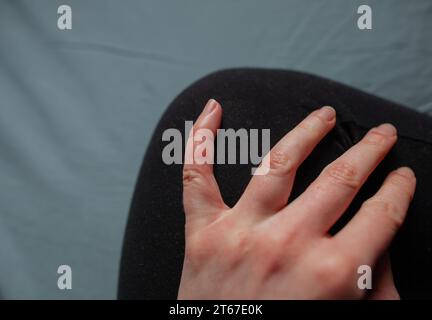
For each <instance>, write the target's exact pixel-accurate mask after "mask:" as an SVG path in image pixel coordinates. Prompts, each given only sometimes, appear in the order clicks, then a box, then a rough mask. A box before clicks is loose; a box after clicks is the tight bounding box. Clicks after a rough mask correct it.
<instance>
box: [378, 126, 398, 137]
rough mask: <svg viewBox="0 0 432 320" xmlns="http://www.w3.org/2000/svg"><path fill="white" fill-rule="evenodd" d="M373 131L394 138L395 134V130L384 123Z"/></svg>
mask: <svg viewBox="0 0 432 320" xmlns="http://www.w3.org/2000/svg"><path fill="white" fill-rule="evenodd" d="M375 130H376V131H378V132H379V133H381V134H383V135H386V136H395V135H396V133H397V131H396V128H395V127H394V126H393V125H391V124H390V123H384V124H382V125H380V126H378V127H377V128H375Z"/></svg>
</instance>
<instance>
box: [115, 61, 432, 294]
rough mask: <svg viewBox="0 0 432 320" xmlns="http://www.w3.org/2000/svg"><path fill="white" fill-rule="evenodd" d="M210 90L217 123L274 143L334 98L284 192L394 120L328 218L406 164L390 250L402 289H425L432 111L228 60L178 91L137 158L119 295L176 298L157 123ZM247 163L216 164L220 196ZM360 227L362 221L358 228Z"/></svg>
mask: <svg viewBox="0 0 432 320" xmlns="http://www.w3.org/2000/svg"><path fill="white" fill-rule="evenodd" d="M209 98H215V99H216V100H218V101H219V102H220V103H221V105H222V107H223V110H224V114H223V122H222V127H223V128H233V129H235V130H237V129H240V128H246V129H251V128H254V129H266V128H270V129H271V145H272V146H273V145H274V144H275V143H276V142H277V141H278V140H279V139H281V138H282V137H283V136H284V135H285V134H286V133H287V132H288V131H290V130H291V129H292V128H293V127H294V126H295V125H296V124H297V123H298V122H300V121H301V120H302V119H303V118H304V117H305V116H306V115H307V114H308V113H309V112H311V111H312V110H314V109H316V108H318V107H320V106H323V105H330V106H333V107H334V108H335V109H336V111H337V123H336V127H335V128H334V129H333V131H332V132H331V133H330V134H329V135H328V136H327V137H326V138H325V139H324V140H323V141H322V142H321V143H320V144H319V145H318V147H317V148H316V149H315V150H314V152H313V153H312V154H311V156H310V157H309V158H308V159H307V160H306V161H305V162H304V163H303V164H302V165H301V167H300V169H299V171H298V173H297V177H296V181H295V185H294V189H293V192H292V195H291V199H292V198H293V197H296V196H298V195H299V194H300V193H301V192H302V191H303V190H305V188H306V186H308V185H309V184H310V183H311V182H312V181H313V180H314V179H315V178H316V177H317V175H318V174H319V172H320V171H321V170H322V169H323V168H324V166H326V165H327V164H328V163H330V162H331V161H333V160H334V159H335V158H336V157H338V156H339V155H341V154H342V153H343V152H345V151H346V150H347V149H348V148H350V147H351V146H352V145H354V144H355V143H356V142H358V141H359V139H360V138H361V137H362V136H363V135H364V134H365V133H366V131H367V130H368V129H370V128H372V127H374V126H376V125H378V124H380V123H384V122H390V123H392V124H394V125H395V126H396V127H397V129H398V133H399V140H398V142H397V144H396V146H395V147H394V148H393V150H392V151H391V152H390V154H389V155H388V156H387V157H386V159H385V160H384V161H383V162H382V163H381V164H380V166H379V167H378V168H377V169H376V170H375V172H374V173H373V174H372V175H371V177H370V178H369V179H368V181H367V182H366V184H365V185H364V186H363V188H362V189H361V190H360V192H359V194H358V196H357V197H356V198H355V200H354V201H353V203H352V205H351V206H350V207H349V209H348V210H347V211H346V213H345V214H344V216H343V217H342V218H341V219H340V220H339V222H338V223H337V224H336V225H335V227H334V229H333V231H336V230H338V229H339V228H340V227H342V226H343V225H344V224H345V223H346V222H347V221H348V220H349V219H350V218H351V217H352V215H353V214H354V213H355V212H356V210H358V209H359V207H360V205H361V203H362V202H363V201H365V200H366V199H367V198H369V197H370V196H372V195H373V194H374V193H375V192H376V191H377V189H378V187H379V186H380V185H381V183H382V182H383V179H384V177H385V176H386V175H387V174H388V173H389V172H390V171H391V170H393V169H396V168H398V167H400V166H409V167H411V168H412V169H413V170H414V171H415V173H416V176H417V180H418V182H417V190H416V194H415V197H414V200H413V202H412V204H411V206H410V210H409V212H408V216H407V218H406V221H405V224H404V225H403V227H402V229H401V230H400V232H399V234H398V235H397V237H396V239H395V240H394V241H393V244H392V247H391V250H390V253H391V259H392V267H393V272H394V277H395V283H396V286H397V288H398V290H399V293H400V294H401V297H402V298H427V297H429V298H431V297H432V119H431V118H429V117H427V116H426V115H423V114H419V113H417V112H415V111H412V110H410V109H407V108H405V107H403V106H400V105H397V104H395V103H392V102H389V101H387V100H384V99H381V98H378V97H375V96H372V95H369V94H366V93H364V92H361V91H358V90H355V89H353V88H350V87H347V86H345V85H342V84H339V83H336V82H333V81H330V80H326V79H323V78H319V77H316V76H312V75H308V74H303V73H298V72H291V71H282V70H262V69H233V70H225V71H220V72H217V73H213V74H211V75H209V76H207V77H205V78H203V79H201V80H199V81H197V82H195V83H194V84H193V85H191V86H190V87H189V88H187V89H186V90H185V91H183V92H182V93H181V94H180V95H179V96H178V97H177V98H176V99H175V100H174V101H173V102H172V103H171V105H170V106H169V108H168V110H167V111H166V112H165V114H164V115H163V117H162V119H161V120H160V122H159V124H158V126H157V128H156V130H155V132H154V135H153V137H152V140H151V143H150V145H149V147H148V150H147V153H146V155H145V158H144V162H143V165H142V167H141V171H140V173H139V177H138V181H137V185H136V189H135V194H134V196H133V201H132V206H131V209H130V215H129V220H128V224H127V228H126V235H125V238H124V245H123V255H122V260H121V271H120V280H119V298H121V299H175V298H176V296H177V290H178V286H179V281H180V275H181V270H182V263H183V254H184V222H185V220H184V212H183V206H182V166H181V165H171V166H168V165H165V164H164V163H163V162H162V157H161V154H162V149H163V148H164V147H165V146H166V144H167V142H162V139H161V138H162V132H163V131H164V130H165V129H167V128H178V129H180V130H182V131H183V128H184V121H185V120H195V119H196V118H197V116H198V114H199V113H200V112H201V111H202V108H203V106H204V104H205V103H206V101H207V100H208V99H209ZM250 168H251V165H241V164H239V165H215V176H216V179H217V181H218V183H219V186H220V188H221V192H222V195H223V197H224V200H225V202H226V203H227V204H228V205H229V206H232V205H234V204H235V203H236V201H237V200H238V198H239V197H240V195H241V194H242V192H243V190H244V188H245V186H246V185H247V183H248V182H249V180H250V178H251V175H250ZM365 232H367V230H366V231H365Z"/></svg>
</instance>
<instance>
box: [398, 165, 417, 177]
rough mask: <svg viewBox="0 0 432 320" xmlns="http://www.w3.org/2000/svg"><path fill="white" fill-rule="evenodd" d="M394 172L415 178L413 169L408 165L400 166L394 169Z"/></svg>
mask: <svg viewBox="0 0 432 320" xmlns="http://www.w3.org/2000/svg"><path fill="white" fill-rule="evenodd" d="M396 172H397V173H398V174H400V175H401V176H404V177H407V178H410V179H412V178H415V174H414V171H412V170H411V168H408V167H402V168H399V169H397V170H396Z"/></svg>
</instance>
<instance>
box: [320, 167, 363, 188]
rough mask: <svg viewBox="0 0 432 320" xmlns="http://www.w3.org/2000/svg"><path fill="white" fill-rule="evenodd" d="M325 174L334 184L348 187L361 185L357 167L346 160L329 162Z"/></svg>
mask: <svg viewBox="0 0 432 320" xmlns="http://www.w3.org/2000/svg"><path fill="white" fill-rule="evenodd" d="M327 175H328V177H329V178H330V181H331V183H333V184H336V185H341V186H344V187H348V188H350V189H358V188H359V187H360V185H361V181H360V179H359V177H358V174H357V169H356V168H355V167H354V166H353V165H351V164H349V163H347V162H337V163H334V164H331V165H330V166H329V167H328V168H327Z"/></svg>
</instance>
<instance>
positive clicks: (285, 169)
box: [270, 150, 295, 175]
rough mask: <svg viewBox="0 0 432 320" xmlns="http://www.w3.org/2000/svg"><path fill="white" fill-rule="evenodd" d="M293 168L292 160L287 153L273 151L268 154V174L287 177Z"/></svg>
mask: <svg viewBox="0 0 432 320" xmlns="http://www.w3.org/2000/svg"><path fill="white" fill-rule="evenodd" d="M294 168H295V163H294V160H293V158H292V157H291V156H290V155H289V154H288V152H286V151H279V150H275V151H273V152H271V153H270V172H272V173H274V174H277V175H289V174H290V173H291V172H292V171H293V170H294Z"/></svg>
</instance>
